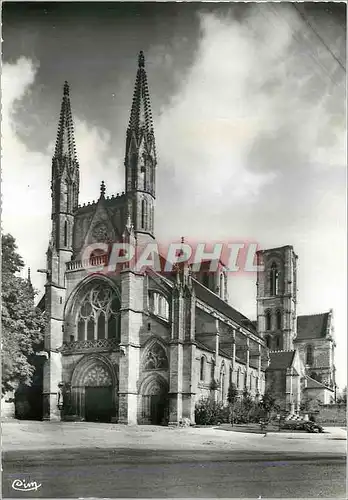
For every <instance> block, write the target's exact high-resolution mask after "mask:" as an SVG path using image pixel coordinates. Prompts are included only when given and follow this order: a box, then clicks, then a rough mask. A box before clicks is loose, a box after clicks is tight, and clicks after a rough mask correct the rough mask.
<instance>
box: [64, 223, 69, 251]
mask: <svg viewBox="0 0 348 500" xmlns="http://www.w3.org/2000/svg"><path fill="white" fill-rule="evenodd" d="M64 246H65V247H67V246H68V221H65V222H64Z"/></svg>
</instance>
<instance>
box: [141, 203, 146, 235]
mask: <svg viewBox="0 0 348 500" xmlns="http://www.w3.org/2000/svg"><path fill="white" fill-rule="evenodd" d="M145 218H146V201H145V200H141V227H142V229H145Z"/></svg>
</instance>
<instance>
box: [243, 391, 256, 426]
mask: <svg viewBox="0 0 348 500" xmlns="http://www.w3.org/2000/svg"><path fill="white" fill-rule="evenodd" d="M242 405H243V410H244V414H245V418H246V421H247V422H249V416H250V411H251V409H252V407H253V405H254V401H253V398H252V397H251V394H250V392H249V391H248V389H247V388H246V387H245V388H244V390H243V398H242Z"/></svg>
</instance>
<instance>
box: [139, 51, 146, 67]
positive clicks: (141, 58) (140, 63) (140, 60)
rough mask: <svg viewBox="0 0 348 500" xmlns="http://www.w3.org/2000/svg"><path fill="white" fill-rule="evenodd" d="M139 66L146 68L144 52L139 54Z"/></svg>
mask: <svg viewBox="0 0 348 500" xmlns="http://www.w3.org/2000/svg"><path fill="white" fill-rule="evenodd" d="M138 66H139V68H145V56H144V52H143V51H142V50H141V51H140V52H139V56H138Z"/></svg>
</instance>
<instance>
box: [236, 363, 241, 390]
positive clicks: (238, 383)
mask: <svg viewBox="0 0 348 500" xmlns="http://www.w3.org/2000/svg"><path fill="white" fill-rule="evenodd" d="M239 385H240V368H238V370H237V380H236V386H237V389H239Z"/></svg>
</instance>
